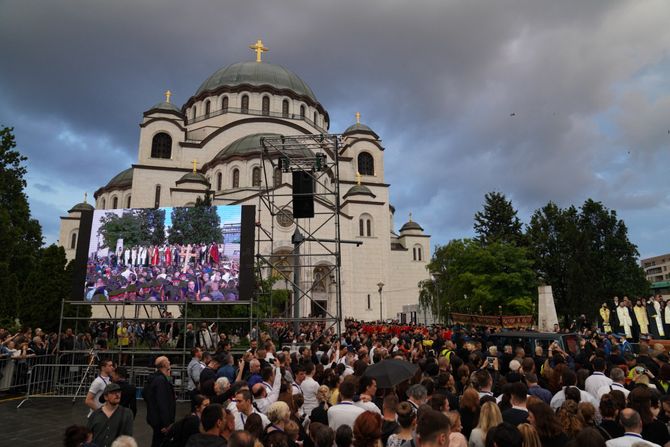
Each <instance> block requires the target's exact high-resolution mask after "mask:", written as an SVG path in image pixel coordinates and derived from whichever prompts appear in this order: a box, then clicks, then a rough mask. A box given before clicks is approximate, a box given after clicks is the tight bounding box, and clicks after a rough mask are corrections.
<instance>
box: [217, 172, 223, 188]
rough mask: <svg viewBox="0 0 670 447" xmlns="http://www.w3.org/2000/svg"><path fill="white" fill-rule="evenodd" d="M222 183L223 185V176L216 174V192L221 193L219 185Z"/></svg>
mask: <svg viewBox="0 0 670 447" xmlns="http://www.w3.org/2000/svg"><path fill="white" fill-rule="evenodd" d="M222 183H223V174H221V173H220V172H218V173H217V174H216V190H217V191H221V185H222Z"/></svg>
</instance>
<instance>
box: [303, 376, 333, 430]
mask: <svg viewBox="0 0 670 447" xmlns="http://www.w3.org/2000/svg"><path fill="white" fill-rule="evenodd" d="M328 397H330V388H328V386H326V385H321V386H320V387H319V389H318V390H317V391H316V401H317V402H318V403H319V404H318V405H317V406H316V408H315V409H313V410H312V414H308V415H307V416H308V417H309V420H310V422H321V423H322V424H324V425H328V408H329V407H330V405H329V404H328Z"/></svg>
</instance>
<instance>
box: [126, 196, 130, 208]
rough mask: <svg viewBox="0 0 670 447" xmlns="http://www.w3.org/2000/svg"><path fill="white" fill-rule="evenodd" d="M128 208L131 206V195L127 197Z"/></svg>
mask: <svg viewBox="0 0 670 447" xmlns="http://www.w3.org/2000/svg"><path fill="white" fill-rule="evenodd" d="M126 208H130V196H128V198H127V199H126Z"/></svg>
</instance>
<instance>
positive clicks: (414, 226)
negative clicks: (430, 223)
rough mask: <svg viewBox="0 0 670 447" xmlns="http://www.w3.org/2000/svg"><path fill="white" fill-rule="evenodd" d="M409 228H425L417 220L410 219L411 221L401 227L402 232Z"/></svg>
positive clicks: (421, 229) (419, 229)
mask: <svg viewBox="0 0 670 447" xmlns="http://www.w3.org/2000/svg"><path fill="white" fill-rule="evenodd" d="M407 230H418V231H423V228H421V225H419V224H418V223H416V222H414V221H412V220H410V221H409V222H407V223H406V224H405V225H403V226H402V228H400V232H401V233H402V232H403V231H407Z"/></svg>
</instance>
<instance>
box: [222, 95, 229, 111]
mask: <svg viewBox="0 0 670 447" xmlns="http://www.w3.org/2000/svg"><path fill="white" fill-rule="evenodd" d="M221 110H223V113H227V112H228V97H227V96H224V97H223V98H222V99H221Z"/></svg>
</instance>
